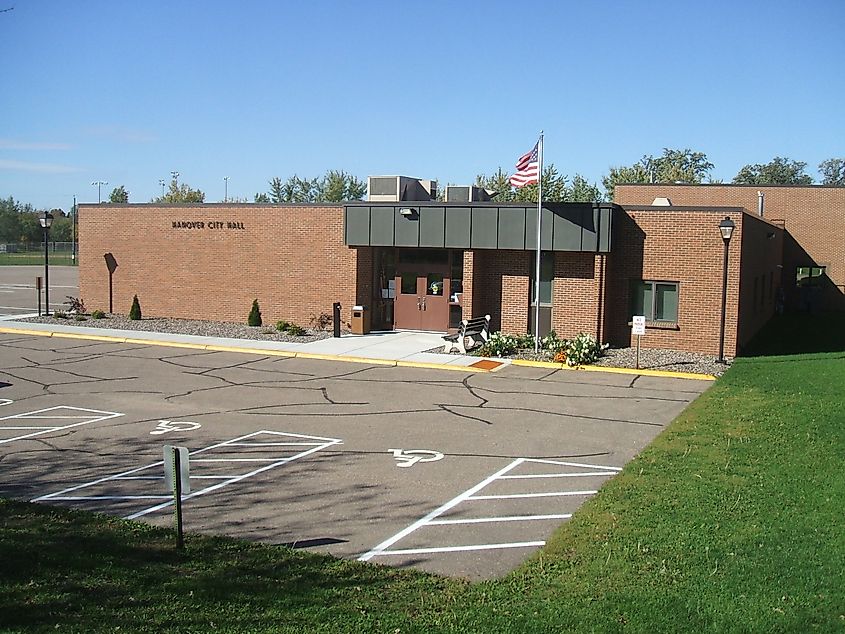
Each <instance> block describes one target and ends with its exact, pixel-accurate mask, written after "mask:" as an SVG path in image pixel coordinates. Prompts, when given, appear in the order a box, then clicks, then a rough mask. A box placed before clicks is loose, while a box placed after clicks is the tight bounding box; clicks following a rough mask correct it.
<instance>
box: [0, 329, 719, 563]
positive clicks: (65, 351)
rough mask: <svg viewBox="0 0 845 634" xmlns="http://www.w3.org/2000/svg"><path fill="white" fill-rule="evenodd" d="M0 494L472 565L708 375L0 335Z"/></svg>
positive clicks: (605, 467) (563, 511) (564, 505)
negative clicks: (185, 479)
mask: <svg viewBox="0 0 845 634" xmlns="http://www.w3.org/2000/svg"><path fill="white" fill-rule="evenodd" d="M0 368H3V369H2V370H0V467H1V468H2V473H3V477H2V478H0V495H4V496H9V497H15V498H20V499H36V500H39V501H41V502H44V503H49V504H59V505H66V506H72V507H78V508H85V509H91V510H98V511H103V512H106V513H110V514H114V515H118V516H122V517H132V518H136V519H140V520H143V521H147V522H151V523H154V524H158V525H170V524H171V522H172V507H171V499H170V497H169V494H168V492H167V491H166V490H165V488H164V485H163V467H162V466H161V456H162V446H163V445H164V444H178V445H184V446H186V447H187V448H188V449H189V450H190V451H191V458H190V468H191V479H190V484H191V493H190V494H189V495H188V496H187V498H186V501H185V507H184V517H185V526H186V530H187V531H202V532H208V533H225V534H229V535H234V536H239V537H244V538H248V539H254V540H262V541H267V542H272V543H288V544H292V545H295V546H296V547H302V548H309V549H313V550H318V551H325V552H330V553H333V554H335V555H337V556H341V557H348V558H363V559H366V560H368V561H373V562H377V563H381V564H386V565H396V566H417V567H419V568H422V569H425V570H429V571H434V572H438V573H442V574H447V575H457V576H464V577H469V578H473V579H479V578H485V577H491V576H496V575H500V574H503V573H505V572H506V571H508V570H510V569H512V568H513V567H515V566H517V565H518V564H519V563H520V562H521V561H523V560H524V559H525V558H526V557H527V556H528V555H529V554H530V553H531V552H533V551H534V550H536V549H537V548H538V547H539V546H540V545H542V543H543V542H544V541H545V539H546V538H547V537H548V536H549V535H550V534H551V533H552V532H553V530H554V529H555V527H556V526H558V525H559V524H560V523H561V522H564V521H566V520H567V519H568V517H569V516H570V514H571V513H572V512H573V511H575V510H576V509H577V508H578V507H579V506H580V505H581V504H582V503H583V502H584V500H586V499H587V498H589V496H591V495H593V493H594V492H595V491H596V490H597V489H598V488H599V487H600V486H601V484H602V483H603V482H605V481H606V480H607V479H608V478H610V477H612V476H613V475H614V474H615V473H616V472H617V471H618V469H620V468H621V467H622V466H623V465H624V464H625V463H626V462H628V461H629V460H630V459H631V458H632V457H633V456H634V455H635V454H637V453H638V452H639V451H640V450H641V449H642V448H643V447H645V446H646V445H647V444H648V443H649V442H650V441H651V440H652V439H653V438H654V437H655V436H656V435H657V434H658V433H659V432H660V431H661V430H662V429H663V428H664V426H665V425H666V424H667V423H668V422H669V421H671V420H672V419H673V418H674V417H675V416H676V415H677V414H678V413H679V412H680V411H681V410H682V409H683V408H684V407H685V406H686V405H687V404H688V403H689V402H690V401H691V400H692V399H694V398H695V397H696V396H697V395H698V394H699V393H700V392H702V391H703V390H704V389H706V388H707V386H708V385H710V383H708V382H705V381H690V380H681V379H664V378H654V377H640V376H631V375H620V374H604V373H592V372H591V373H586V372H584V373H582V372H573V371H561V370H548V369H541V368H524V367H507V368H505V369H503V370H501V371H499V372H496V373H489V374H483V373H482V374H479V373H463V372H459V371H440V370H429V369H418V368H401V367H385V366H371V365H365V364H353V363H340V362H332V361H320V360H311V359H293V358H283V357H265V356H260V355H255V354H252V355H248V354H238V353H227V352H208V351H198V350H187V349H184V350H183V349H178V348H160V347H154V346H145V345H127V344H117V343H105V342H96V341H83V340H68V339H56V338H44V337H31V336H26V335H11V334H0Z"/></svg>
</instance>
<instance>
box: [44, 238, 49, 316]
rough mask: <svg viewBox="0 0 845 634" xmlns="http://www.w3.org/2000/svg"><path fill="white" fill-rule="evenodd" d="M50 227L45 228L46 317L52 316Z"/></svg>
mask: <svg viewBox="0 0 845 634" xmlns="http://www.w3.org/2000/svg"><path fill="white" fill-rule="evenodd" d="M49 235H50V227H46V226H45V227H44V315H45V316H47V317H49V316H50V253H49V248H48V244H47V240H48V238H49Z"/></svg>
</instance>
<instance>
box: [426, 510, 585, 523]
mask: <svg viewBox="0 0 845 634" xmlns="http://www.w3.org/2000/svg"><path fill="white" fill-rule="evenodd" d="M570 517H572V513H554V514H552V515H505V516H502V517H473V518H470V519H465V520H432V521H430V522H429V523H428V525H429V526H442V525H446V524H486V523H488V522H533V521H535V520H568V519H569V518H570Z"/></svg>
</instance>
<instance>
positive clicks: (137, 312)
mask: <svg viewBox="0 0 845 634" xmlns="http://www.w3.org/2000/svg"><path fill="white" fill-rule="evenodd" d="M129 319H132V320H134V321H138V320H139V319H141V304H140V302H138V296H137V295H135V296H134V297H133V298H132V308H130V309H129Z"/></svg>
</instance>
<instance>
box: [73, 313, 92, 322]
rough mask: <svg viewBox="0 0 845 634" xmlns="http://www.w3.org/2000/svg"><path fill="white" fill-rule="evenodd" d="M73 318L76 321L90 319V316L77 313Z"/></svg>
mask: <svg viewBox="0 0 845 634" xmlns="http://www.w3.org/2000/svg"><path fill="white" fill-rule="evenodd" d="M73 318H74V320H76V321H88V318H87V317H86V316H85V315H79V314H76V315H74V316H73Z"/></svg>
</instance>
